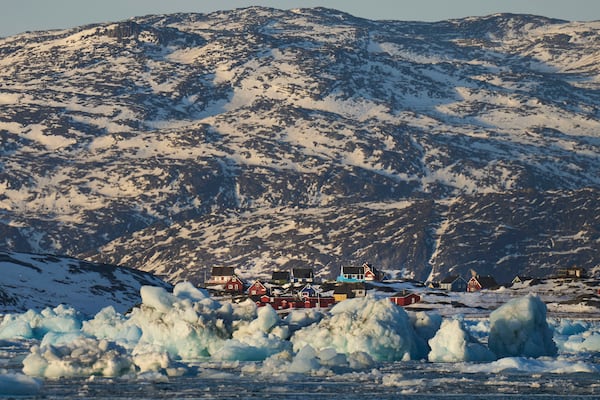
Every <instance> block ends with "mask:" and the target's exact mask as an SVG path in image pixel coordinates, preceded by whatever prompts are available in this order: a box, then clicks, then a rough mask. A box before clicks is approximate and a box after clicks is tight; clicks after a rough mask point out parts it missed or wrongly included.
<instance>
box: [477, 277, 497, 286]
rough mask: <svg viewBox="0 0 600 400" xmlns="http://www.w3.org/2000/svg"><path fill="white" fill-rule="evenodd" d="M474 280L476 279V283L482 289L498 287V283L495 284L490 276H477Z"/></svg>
mask: <svg viewBox="0 0 600 400" xmlns="http://www.w3.org/2000/svg"><path fill="white" fill-rule="evenodd" d="M475 279H477V282H479V284H480V285H481V287H482V288H483V289H486V288H492V287H495V286H498V283H497V282H496V280H495V279H494V277H493V276H490V275H487V276H481V275H477V276H476V277H475Z"/></svg>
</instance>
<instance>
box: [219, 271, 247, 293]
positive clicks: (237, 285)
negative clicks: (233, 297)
mask: <svg viewBox="0 0 600 400" xmlns="http://www.w3.org/2000/svg"><path fill="white" fill-rule="evenodd" d="M223 290H225V291H226V292H227V293H243V292H244V282H242V280H241V279H240V278H238V277H237V276H235V275H234V276H233V277H231V278H230V279H229V280H228V281H227V282H225V285H224V286H223Z"/></svg>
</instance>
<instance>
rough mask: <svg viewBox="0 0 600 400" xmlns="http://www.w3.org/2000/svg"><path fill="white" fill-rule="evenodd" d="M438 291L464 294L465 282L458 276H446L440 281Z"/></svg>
mask: <svg viewBox="0 0 600 400" xmlns="http://www.w3.org/2000/svg"><path fill="white" fill-rule="evenodd" d="M439 286H440V289H442V290H447V291H449V292H465V291H466V290H467V281H465V280H464V279H463V278H462V277H460V276H459V275H448V276H447V277H445V278H444V279H442V280H441V281H440V285H439Z"/></svg>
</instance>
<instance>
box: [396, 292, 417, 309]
mask: <svg viewBox="0 0 600 400" xmlns="http://www.w3.org/2000/svg"><path fill="white" fill-rule="evenodd" d="M390 301H391V302H392V303H394V304H396V305H397V306H402V307H404V306H408V305H411V304H415V303H418V302H420V301H421V296H419V295H418V294H416V293H411V292H407V291H406V290H404V291H402V292H399V293H396V294H394V295H393V296H391V297H390Z"/></svg>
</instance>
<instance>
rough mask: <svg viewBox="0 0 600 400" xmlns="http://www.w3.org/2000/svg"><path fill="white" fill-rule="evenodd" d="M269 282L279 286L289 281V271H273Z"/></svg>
mask: <svg viewBox="0 0 600 400" xmlns="http://www.w3.org/2000/svg"><path fill="white" fill-rule="evenodd" d="M271 283H272V284H273V285H280V286H281V285H285V284H287V283H290V271H273V273H272V274H271Z"/></svg>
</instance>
